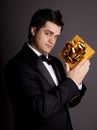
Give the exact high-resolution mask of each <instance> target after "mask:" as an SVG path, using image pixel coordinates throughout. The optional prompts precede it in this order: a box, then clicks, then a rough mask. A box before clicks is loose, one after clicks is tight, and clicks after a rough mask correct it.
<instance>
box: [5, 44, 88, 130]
mask: <svg viewBox="0 0 97 130" xmlns="http://www.w3.org/2000/svg"><path fill="white" fill-rule="evenodd" d="M51 58H53V65H54V69H55V72H56V75H57V78H58V82H59V85H58V86H56V85H55V84H54V82H53V80H52V78H51V76H50V74H49V72H48V71H47V69H46V67H45V66H44V64H43V63H42V60H41V59H40V58H39V57H38V56H37V55H36V54H35V53H34V52H33V51H32V50H31V49H30V48H29V47H28V45H27V44H26V43H25V44H24V46H23V48H22V49H21V51H20V52H19V53H18V54H17V55H16V56H15V57H13V58H12V59H11V60H10V61H9V62H8V64H7V66H6V69H5V79H6V84H7V91H8V94H9V96H10V98H11V101H12V104H13V114H14V129H15V130H23V129H26V130H72V126H71V121H70V116H69V111H68V107H69V106H71V107H73V106H75V105H77V104H78V103H79V102H80V99H81V98H82V96H83V94H84V92H85V90H86V87H85V86H84V85H83V87H82V90H81V91H79V90H78V87H77V86H76V84H75V83H74V82H73V81H72V80H71V79H69V78H66V75H65V71H64V68H63V66H62V63H61V62H60V60H59V59H57V58H55V57H53V56H51Z"/></svg>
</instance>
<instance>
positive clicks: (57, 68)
mask: <svg viewBox="0 0 97 130" xmlns="http://www.w3.org/2000/svg"><path fill="white" fill-rule="evenodd" d="M52 66H53V68H54V71H55V73H56V76H57V79H58V81H59V83H60V82H61V81H62V76H61V74H60V72H59V69H60V67H58V66H57V63H55V61H53V64H52Z"/></svg>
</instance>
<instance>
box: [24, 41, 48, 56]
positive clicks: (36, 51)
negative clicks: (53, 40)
mask: <svg viewBox="0 0 97 130" xmlns="http://www.w3.org/2000/svg"><path fill="white" fill-rule="evenodd" d="M27 45H28V46H29V48H30V49H31V50H33V51H34V52H35V54H36V55H38V56H41V55H42V53H40V52H39V51H38V50H36V49H35V48H33V47H32V46H31V45H30V44H29V43H27ZM46 58H48V55H47V56H46Z"/></svg>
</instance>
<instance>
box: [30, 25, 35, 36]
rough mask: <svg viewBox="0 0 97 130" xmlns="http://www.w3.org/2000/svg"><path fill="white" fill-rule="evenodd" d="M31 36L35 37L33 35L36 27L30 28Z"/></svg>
mask: <svg viewBox="0 0 97 130" xmlns="http://www.w3.org/2000/svg"><path fill="white" fill-rule="evenodd" d="M31 34H32V36H35V34H36V27H32V28H31Z"/></svg>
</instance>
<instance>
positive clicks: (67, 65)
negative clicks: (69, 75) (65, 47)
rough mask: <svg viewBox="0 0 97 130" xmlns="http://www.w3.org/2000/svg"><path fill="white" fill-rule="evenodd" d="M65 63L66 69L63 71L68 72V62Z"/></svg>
mask: <svg viewBox="0 0 97 130" xmlns="http://www.w3.org/2000/svg"><path fill="white" fill-rule="evenodd" d="M65 65H66V69H65V71H66V72H69V71H70V67H69V64H68V63H65Z"/></svg>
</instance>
